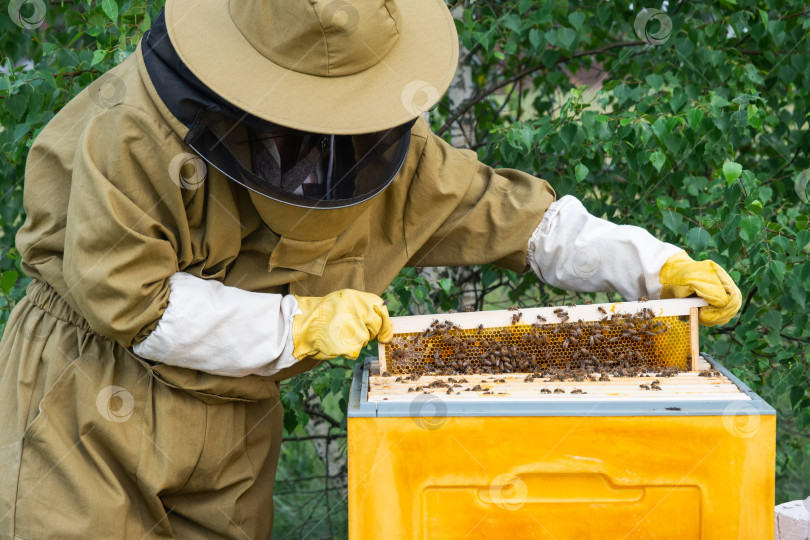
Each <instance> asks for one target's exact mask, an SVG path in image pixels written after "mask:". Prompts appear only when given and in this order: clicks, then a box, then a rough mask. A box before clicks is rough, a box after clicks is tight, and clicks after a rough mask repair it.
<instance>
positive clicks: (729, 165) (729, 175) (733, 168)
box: [723, 161, 742, 184]
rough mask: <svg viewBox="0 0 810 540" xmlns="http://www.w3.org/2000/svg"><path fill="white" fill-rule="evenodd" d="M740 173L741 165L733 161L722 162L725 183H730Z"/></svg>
mask: <svg viewBox="0 0 810 540" xmlns="http://www.w3.org/2000/svg"><path fill="white" fill-rule="evenodd" d="M740 174H742V165H740V164H739V163H737V162H734V161H726V162H725V163H723V175H724V176H725V177H726V183H727V184H731V183H733V182H734V181H735V180H736V179H737V178H739V177H740Z"/></svg>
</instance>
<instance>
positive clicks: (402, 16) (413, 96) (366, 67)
mask: <svg viewBox="0 0 810 540" xmlns="http://www.w3.org/2000/svg"><path fill="white" fill-rule="evenodd" d="M166 25H167V27H168V32H169V37H170V38H171V41H172V44H173V46H174V48H175V49H176V51H177V54H178V55H179V57H180V59H181V60H182V61H183V63H184V64H185V65H186V66H188V68H189V69H190V70H191V71H192V72H193V73H194V75H196V76H197V77H198V78H199V79H200V80H201V81H202V82H203V83H204V84H205V85H206V86H208V87H209V88H210V89H211V90H213V91H214V92H216V93H217V94H218V95H220V96H221V97H222V98H223V99H225V100H226V101H228V102H230V103H232V104H233V105H235V106H236V107H238V108H239V109H242V110H244V111H246V112H248V113H250V114H253V115H255V116H257V117H259V118H262V119H264V120H268V121H270V122H274V123H277V124H281V125H283V126H287V127H291V128H294V129H299V130H303V131H308V132H314V133H331V134H356V133H368V132H373V131H381V130H385V129H388V128H391V127H394V126H397V125H400V124H403V123H405V122H407V121H409V120H412V119H413V118H415V117H417V116H418V115H419V114H421V113H422V112H424V111H426V110H428V109H430V108H431V107H432V106H433V105H435V104H436V102H437V101H438V100H439V98H440V97H441V96H442V94H444V92H445V91H446V90H447V88H448V86H449V85H450V81H451V80H452V77H453V73H454V72H455V69H456V64H457V62H458V37H457V35H456V31H455V26H454V24H453V19H452V16H451V15H450V12H449V11H448V9H447V7H446V6H445V4H444V1H443V0H400V1H399V2H395V1H394V0H358V1H355V2H349V1H347V0H168V1H167V3H166Z"/></svg>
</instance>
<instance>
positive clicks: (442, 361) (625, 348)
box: [385, 307, 688, 390]
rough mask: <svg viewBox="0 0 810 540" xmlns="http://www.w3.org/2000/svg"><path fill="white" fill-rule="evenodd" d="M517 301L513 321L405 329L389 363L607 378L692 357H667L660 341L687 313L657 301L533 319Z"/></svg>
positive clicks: (407, 369) (445, 370)
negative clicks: (590, 314) (670, 313)
mask: <svg viewBox="0 0 810 540" xmlns="http://www.w3.org/2000/svg"><path fill="white" fill-rule="evenodd" d="M510 309H511V310H513V311H514V313H513V314H512V316H511V325H510V326H506V327H498V328H486V329H485V328H484V326H483V325H480V326H479V327H478V328H477V329H461V328H459V327H458V325H456V324H454V323H453V322H451V321H445V322H440V321H439V320H438V319H434V320H433V322H432V323H431V324H430V326H429V327H428V328H426V329H425V330H424V331H422V332H420V333H412V334H400V335H398V336H396V337H395V338H394V340H393V341H392V342H391V343H389V344H387V345H386V346H385V353H386V358H387V369H388V371H389V372H390V373H393V374H431V375H460V374H475V373H479V374H493V375H497V374H502V373H528V374H529V375H528V377H527V379H526V380H527V381H531V380H532V379H533V378H534V377H538V378H539V377H544V378H547V380H550V381H561V382H563V381H601V382H604V381H609V380H610V377H611V376H615V377H634V376H643V375H648V374H654V375H655V376H656V377H672V376H674V375H676V374H677V373H679V372H680V371H684V370H686V369H687V366H688V358H683V359H680V360H679V361H677V362H673V361H672V359H671V358H663V357H662V353H661V350H660V349H661V347H658V346H657V342H660V341H661V336H663V335H664V334H666V333H668V332H670V331H673V329H674V331H684V328H686V325H687V322H686V321H685V318H682V317H677V316H675V317H659V318H656V317H655V315H654V313H653V312H652V310H650V309H649V308H642V309H641V310H640V311H638V312H636V313H632V314H628V313H614V314H610V315H609V314H608V313H607V312H606V311H605V310H604V308H602V307H600V308H599V312H600V313H601V314H602V318H601V319H600V320H598V321H571V320H570V317H569V315H568V313H567V312H566V310H565V309H563V308H557V309H555V310H554V316H555V317H557V319H558V321H547V320H546V319H545V318H544V317H542V316H538V317H537V321H536V322H534V321H533V322H526V321H523V316H522V313H521V312H520V311H519V310H518V309H517V308H514V309H513V308H510ZM412 376H413V375H412ZM656 382H657V381H656ZM643 389H649V390H660V386H659V385H658V384H655V387H649V388H643Z"/></svg>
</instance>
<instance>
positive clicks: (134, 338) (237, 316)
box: [63, 107, 298, 376]
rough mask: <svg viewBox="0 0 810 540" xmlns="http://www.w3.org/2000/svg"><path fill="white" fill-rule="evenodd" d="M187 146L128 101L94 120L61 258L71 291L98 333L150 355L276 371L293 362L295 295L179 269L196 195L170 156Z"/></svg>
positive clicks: (78, 159) (237, 371) (214, 369)
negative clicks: (181, 181) (175, 175)
mask: <svg viewBox="0 0 810 540" xmlns="http://www.w3.org/2000/svg"><path fill="white" fill-rule="evenodd" d="M100 133H115V134H116V135H115V136H109V137H101V136H99V134H100ZM183 151H186V150H185V149H184V147H183V146H182V144H181V143H180V142H179V141H178V139H177V137H176V136H175V135H174V134H173V133H172V132H171V131H170V130H169V129H168V128H167V127H165V126H161V125H160V124H158V123H157V122H156V121H155V120H153V119H151V118H149V117H148V116H145V115H138V114H137V113H134V112H132V111H127V110H125V109H124V108H123V107H120V108H116V109H112V110H110V111H105V112H104V113H102V114H100V115H98V117H97V118H96V119H95V120H94V121H93V122H91V124H90V126H89V128H88V129H87V130H86V132H85V135H84V136H83V137H82V139H81V140H80V141H79V145H78V149H77V154H76V156H75V158H74V162H73V174H72V183H73V185H72V187H71V195H70V201H69V212H68V219H67V224H66V232H65V234H66V239H65V245H66V249H65V255H64V265H63V274H64V278H65V282H66V284H67V285H68V287H69V292H70V295H71V297H72V299H73V301H74V303H75V304H76V305H77V306H78V307H79V309H80V310H81V313H82V315H83V316H84V317H85V319H87V321H88V323H89V324H90V327H91V328H92V329H93V330H94V331H95V332H97V333H99V334H101V335H104V336H106V337H109V338H111V339H113V340H115V341H117V342H119V343H121V344H122V345H123V346H125V347H133V350H134V351H135V352H136V353H137V354H140V355H142V356H143V357H145V358H148V359H150V360H154V361H158V362H162V363H165V364H169V365H174V366H180V367H185V368H191V369H198V370H201V371H206V372H209V373H214V374H218V375H228V376H242V375H248V374H258V375H271V374H273V373H275V372H277V371H279V370H281V369H283V368H285V367H287V366H289V365H290V364H292V363H294V362H295V361H296V360H295V358H293V356H292V337H291V321H292V317H293V316H294V315H295V314H296V313H297V312H298V310H297V301H296V300H295V297H293V296H282V295H278V294H263V293H255V292H248V291H243V290H241V289H237V288H235V287H227V286H225V285H222V284H221V283H219V282H217V281H214V280H204V279H200V278H196V277H193V276H191V275H189V274H186V273H183V272H180V271H179V268H178V259H177V253H178V250H179V249H180V247H181V245H183V243H188V242H189V239H188V235H189V234H190V233H189V225H188V223H187V218H186V215H185V207H184V200H183V197H184V196H188V193H189V192H188V190H181V189H180V188H179V186H177V185H176V184H175V183H174V182H172V181H171V180H170V179H169V177H168V161H169V159H170V158H171V157H172V156H173V155H175V154H176V153H179V152H183ZM184 192H185V193H184Z"/></svg>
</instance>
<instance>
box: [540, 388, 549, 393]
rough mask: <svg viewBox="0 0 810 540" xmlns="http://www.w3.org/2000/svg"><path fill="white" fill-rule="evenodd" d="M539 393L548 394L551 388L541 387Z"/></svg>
mask: <svg viewBox="0 0 810 540" xmlns="http://www.w3.org/2000/svg"><path fill="white" fill-rule="evenodd" d="M540 393H541V394H550V393H551V390H550V389H548V388H541V389H540Z"/></svg>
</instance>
